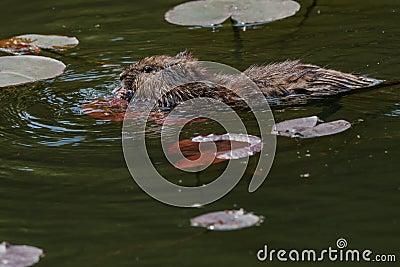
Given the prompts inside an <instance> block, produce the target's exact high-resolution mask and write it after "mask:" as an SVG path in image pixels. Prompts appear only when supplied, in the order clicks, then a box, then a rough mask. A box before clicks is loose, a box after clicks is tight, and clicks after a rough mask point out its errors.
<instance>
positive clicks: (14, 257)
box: [0, 242, 43, 267]
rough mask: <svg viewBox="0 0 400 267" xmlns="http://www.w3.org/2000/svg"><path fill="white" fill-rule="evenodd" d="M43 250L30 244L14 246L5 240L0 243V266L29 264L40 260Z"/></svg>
mask: <svg viewBox="0 0 400 267" xmlns="http://www.w3.org/2000/svg"><path fill="white" fill-rule="evenodd" d="M42 256H43V250H41V249H40V248H37V247H32V246H26V245H21V246H14V245H11V244H9V243H7V242H2V243H1V244H0V267H25V266H31V265H33V264H35V263H37V262H38V261H39V260H40V257H42Z"/></svg>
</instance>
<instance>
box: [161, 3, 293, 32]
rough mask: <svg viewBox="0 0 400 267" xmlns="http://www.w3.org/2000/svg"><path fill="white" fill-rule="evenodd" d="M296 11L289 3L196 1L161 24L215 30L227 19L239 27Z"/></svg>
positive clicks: (276, 18) (184, 5) (274, 18)
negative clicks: (211, 28)
mask: <svg viewBox="0 0 400 267" xmlns="http://www.w3.org/2000/svg"><path fill="white" fill-rule="evenodd" d="M299 9H300V4H299V3H297V2H295V1H292V0H280V1H278V0H200V1H191V2H186V3H183V4H181V5H178V6H176V7H174V8H173V9H171V10H169V11H168V12H167V13H165V20H167V21H168V22H170V23H172V24H177V25H182V26H215V25H217V24H221V23H223V22H224V21H225V20H226V19H228V18H229V17H231V18H232V19H233V20H235V21H237V22H238V24H237V25H238V26H242V25H248V24H254V23H267V22H272V21H275V20H278V19H283V18H286V17H290V16H293V15H294V14H295V13H296V12H297V11H299Z"/></svg>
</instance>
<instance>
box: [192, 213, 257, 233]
mask: <svg viewBox="0 0 400 267" xmlns="http://www.w3.org/2000/svg"><path fill="white" fill-rule="evenodd" d="M262 219H263V218H262V217H260V216H257V215H254V214H253V213H250V212H246V211H244V210H243V209H240V210H225V211H215V212H210V213H206V214H203V215H200V216H197V217H195V218H192V219H191V220H190V224H191V226H196V227H204V228H207V229H208V230H213V231H228V230H239V229H242V228H247V227H251V226H255V225H258V224H260V223H261V222H262Z"/></svg>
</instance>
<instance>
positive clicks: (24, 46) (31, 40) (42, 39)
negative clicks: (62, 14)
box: [0, 34, 79, 54]
mask: <svg viewBox="0 0 400 267" xmlns="http://www.w3.org/2000/svg"><path fill="white" fill-rule="evenodd" d="M78 44H79V41H78V39H76V38H75V37H68V36H61V35H41V34H24V35H19V36H16V37H12V38H10V39H7V40H0V51H3V52H7V53H12V54H32V53H33V54H37V53H39V52H40V50H41V49H51V50H57V51H63V50H66V49H69V48H72V47H75V46H77V45H78Z"/></svg>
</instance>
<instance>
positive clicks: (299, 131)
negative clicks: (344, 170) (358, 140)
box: [272, 116, 351, 138]
mask: <svg viewBox="0 0 400 267" xmlns="http://www.w3.org/2000/svg"><path fill="white" fill-rule="evenodd" d="M319 121H320V120H319V119H318V117H317V116H311V117H305V118H299V119H293V120H287V121H283V122H280V123H277V124H275V125H274V127H273V130H272V134H276V135H281V136H287V137H291V138H295V137H299V138H312V137H319V136H325V135H332V134H337V133H340V132H343V131H345V130H347V129H349V128H350V127H351V124H350V123H349V122H348V121H345V120H337V121H331V122H326V123H320V124H318V125H317V123H318V122H319Z"/></svg>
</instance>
